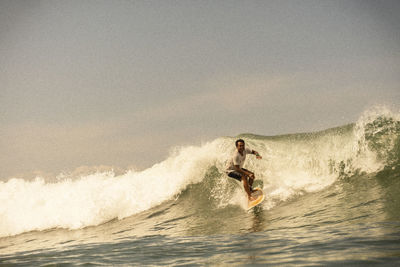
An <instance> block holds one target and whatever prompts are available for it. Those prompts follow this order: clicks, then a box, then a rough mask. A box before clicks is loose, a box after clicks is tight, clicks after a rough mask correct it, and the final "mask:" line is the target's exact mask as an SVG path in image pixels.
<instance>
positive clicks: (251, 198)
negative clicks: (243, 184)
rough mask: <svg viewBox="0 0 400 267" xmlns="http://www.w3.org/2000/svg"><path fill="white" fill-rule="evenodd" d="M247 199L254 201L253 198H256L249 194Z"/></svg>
mask: <svg viewBox="0 0 400 267" xmlns="http://www.w3.org/2000/svg"><path fill="white" fill-rule="evenodd" d="M248 199H249V201H254V200H256V198H255V197H253V196H249V197H248Z"/></svg>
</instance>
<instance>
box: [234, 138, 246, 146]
mask: <svg viewBox="0 0 400 267" xmlns="http://www.w3.org/2000/svg"><path fill="white" fill-rule="evenodd" d="M240 142H242V143H243V144H244V140H243V139H238V140H236V142H235V146H236V147H237V146H238V143H240Z"/></svg>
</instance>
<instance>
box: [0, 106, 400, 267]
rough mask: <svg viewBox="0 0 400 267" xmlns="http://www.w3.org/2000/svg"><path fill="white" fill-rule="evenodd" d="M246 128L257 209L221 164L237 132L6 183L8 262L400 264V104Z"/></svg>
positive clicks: (1, 219)
mask: <svg viewBox="0 0 400 267" xmlns="http://www.w3.org/2000/svg"><path fill="white" fill-rule="evenodd" d="M240 137H242V138H243V139H245V141H246V145H247V146H248V147H250V148H252V149H255V150H257V151H258V152H260V154H261V155H262V156H263V159H262V160H256V159H255V158H254V157H252V156H249V157H248V159H247V161H246V165H245V167H246V168H248V169H250V170H253V171H254V172H255V174H256V179H257V180H256V182H255V184H256V185H258V186H260V187H262V189H263V190H264V192H265V193H266V199H265V201H264V202H263V203H262V204H261V205H260V206H258V207H256V208H255V209H253V210H251V211H246V209H245V206H246V195H245V193H244V190H243V188H242V186H241V185H240V184H239V183H238V182H236V181H235V180H234V179H230V178H228V177H227V176H226V175H225V174H224V167H225V162H226V160H227V159H228V158H229V157H230V155H231V153H232V152H233V151H234V149H235V147H234V141H235V139H236V137H221V138H218V139H216V140H213V141H211V142H208V143H205V144H203V145H201V146H188V147H180V148H176V149H175V150H174V151H173V152H172V153H171V155H170V156H169V157H168V158H167V159H165V160H164V161H162V162H160V163H158V164H155V165H154V166H152V167H151V168H149V169H146V170H143V171H135V170H129V171H127V172H126V173H125V174H123V175H116V174H114V173H113V172H103V173H100V172H99V173H93V174H90V175H86V176H80V177H72V176H69V175H65V174H64V175H59V176H58V177H55V178H54V179H53V180H50V181H49V180H45V179H43V178H41V177H36V178H35V179H30V180H23V179H18V178H13V179H9V180H8V181H4V182H0V265H14V264H15V265H21V266H54V265H59V266H63V265H65V266H68V265H88V266H90V265H105V266H111V265H112V266H136V265H141V266H142V265H145V266H148V265H174V266H180V265H228V264H233V265H278V264H280V265H281V264H283V265H287V266H290V265H296V266H298V265H307V266H312V265H343V264H344V265H352V266H353V265H359V266H364V265H387V266H394V265H400V114H399V113H396V112H393V111H390V110H388V109H385V108H372V109H370V110H367V111H366V112H365V113H364V114H363V115H362V116H361V117H360V118H359V119H358V121H356V122H355V123H353V124H349V125H344V126H341V127H337V128H332V129H327V130H325V131H321V132H313V133H302V134H290V135H281V136H272V137H268V136H261V135H253V134H243V135H241V136H240ZM149 190H150V192H149Z"/></svg>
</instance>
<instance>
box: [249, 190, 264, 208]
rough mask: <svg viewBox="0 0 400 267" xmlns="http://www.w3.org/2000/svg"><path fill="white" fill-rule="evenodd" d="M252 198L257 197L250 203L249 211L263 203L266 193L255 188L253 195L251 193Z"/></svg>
mask: <svg viewBox="0 0 400 267" xmlns="http://www.w3.org/2000/svg"><path fill="white" fill-rule="evenodd" d="M251 196H252V197H255V198H256V199H255V200H253V201H249V203H248V205H247V210H249V209H251V208H253V207H255V206H257V205H258V204H260V203H261V202H263V200H264V198H265V195H264V192H263V191H262V190H261V188H258V187H257V188H254V191H253V193H251Z"/></svg>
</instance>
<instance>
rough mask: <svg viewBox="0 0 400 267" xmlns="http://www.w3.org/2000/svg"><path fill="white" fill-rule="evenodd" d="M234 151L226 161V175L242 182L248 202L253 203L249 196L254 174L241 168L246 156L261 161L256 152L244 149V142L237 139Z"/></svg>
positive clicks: (251, 190)
mask: <svg viewBox="0 0 400 267" xmlns="http://www.w3.org/2000/svg"><path fill="white" fill-rule="evenodd" d="M235 145H236V151H235V152H234V153H233V155H232V158H231V159H230V160H229V161H228V164H227V168H226V173H227V175H228V176H229V177H231V178H234V179H236V180H238V181H239V182H240V181H242V182H243V187H244V190H245V191H246V193H247V197H248V199H249V201H253V200H254V198H253V197H252V196H251V193H252V192H253V188H252V186H253V182H254V179H255V177H254V173H253V172H251V171H249V170H246V169H245V168H243V164H244V161H245V160H246V154H253V155H256V158H257V159H262V157H261V156H260V154H258V152H257V151H255V150H251V149H248V148H245V144H244V140H243V139H238V140H236V142H235Z"/></svg>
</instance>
